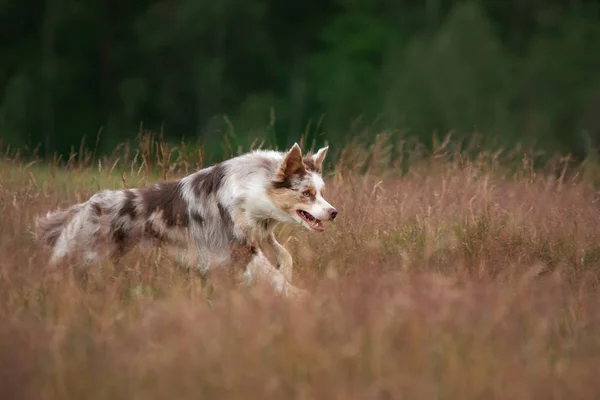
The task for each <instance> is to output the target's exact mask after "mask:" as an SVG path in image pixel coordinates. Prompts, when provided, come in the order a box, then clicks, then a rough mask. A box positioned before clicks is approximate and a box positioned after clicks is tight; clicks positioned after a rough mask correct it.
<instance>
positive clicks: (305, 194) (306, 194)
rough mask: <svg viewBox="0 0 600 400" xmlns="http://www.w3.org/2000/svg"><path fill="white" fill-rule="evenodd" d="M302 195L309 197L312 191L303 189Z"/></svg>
mask: <svg viewBox="0 0 600 400" xmlns="http://www.w3.org/2000/svg"><path fill="white" fill-rule="evenodd" d="M302 195H303V196H304V197H310V196H311V195H312V193H311V192H310V190H305V191H304V192H302Z"/></svg>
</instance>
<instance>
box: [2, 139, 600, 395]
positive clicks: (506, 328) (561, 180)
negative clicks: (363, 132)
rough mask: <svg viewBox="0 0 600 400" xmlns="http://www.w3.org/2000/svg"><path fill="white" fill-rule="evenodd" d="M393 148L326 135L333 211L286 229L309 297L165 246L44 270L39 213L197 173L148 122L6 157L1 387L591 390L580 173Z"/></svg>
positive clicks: (585, 189)
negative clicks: (210, 269)
mask: <svg viewBox="0 0 600 400" xmlns="http://www.w3.org/2000/svg"><path fill="white" fill-rule="evenodd" d="M161 146H162V147H161ZM401 146H406V144H403V143H397V144H396V145H394V146H392V145H390V142H388V141H386V138H385V137H382V138H381V140H376V141H375V142H374V144H373V145H372V146H371V147H370V148H363V147H361V146H359V145H354V146H349V147H348V148H346V149H344V151H338V154H337V155H338V157H337V160H338V161H337V163H336V165H334V166H332V167H331V168H329V170H328V172H329V173H330V174H329V176H328V177H327V183H328V185H327V193H326V197H327V198H328V200H330V202H331V203H332V204H334V205H335V206H336V207H337V208H338V210H339V211H340V215H339V219H338V220H337V221H336V223H335V224H333V225H330V226H328V227H327V230H326V232H325V233H322V234H312V233H308V232H305V231H302V230H299V229H298V228H287V227H286V228H283V229H281V230H280V231H279V233H278V236H279V238H280V239H281V240H282V241H283V242H286V247H287V248H288V249H289V250H290V251H291V252H292V254H293V256H294V261H295V268H296V269H295V271H296V272H295V279H296V282H297V284H298V285H299V286H302V287H305V288H307V289H308V290H309V291H310V292H311V293H312V297H311V298H310V299H309V300H308V301H306V302H303V303H293V302H289V301H285V300H283V299H281V298H278V297H276V296H274V295H273V294H272V293H270V292H269V291H267V290H263V289H262V288H260V287H255V288H243V287H238V286H236V285H234V284H233V283H232V282H230V281H228V280H227V279H215V280H214V281H212V280H211V281H210V282H203V281H202V280H201V279H200V278H199V277H198V276H197V275H195V274H194V273H192V272H191V271H186V270H183V269H181V268H179V267H178V266H177V265H175V264H174V263H173V262H171V261H170V260H168V259H166V258H165V257H163V256H162V255H161V253H160V252H159V251H153V252H148V253H143V252H142V251H141V250H140V251H135V252H133V253H132V254H130V255H129V256H128V257H127V258H126V260H125V262H124V264H123V266H121V267H116V266H113V265H111V264H110V263H108V262H107V263H105V265H104V266H103V267H102V268H98V269H92V270H82V269H81V268H79V267H78V266H73V267H72V268H70V269H65V270H59V271H54V272H51V271H48V270H47V269H46V268H45V265H46V259H47V253H46V252H45V251H43V250H41V249H39V248H38V247H37V245H36V244H35V243H34V241H33V240H32V237H31V234H30V232H29V230H30V229H31V223H32V219H33V217H34V216H35V215H36V214H38V213H42V212H45V211H46V210H48V209H52V208H54V207H56V206H57V205H63V204H69V203H72V202H75V201H81V200H84V199H85V198H86V197H87V196H89V195H90V194H92V193H93V192H94V191H95V190H97V189H98V188H100V187H123V186H136V185H138V184H148V183H151V182H153V181H157V180H159V179H163V178H164V177H165V176H166V177H174V176H177V175H181V174H184V173H188V172H191V170H193V169H194V168H196V167H198V166H199V165H201V164H202V154H201V153H198V152H195V151H191V150H189V149H188V150H186V149H184V151H181V147H179V149H172V148H171V149H169V148H168V146H166V144H164V143H163V144H161V143H156V142H153V139H151V138H150V139H149V138H147V137H146V138H144V139H143V140H142V141H141V142H140V144H139V145H138V146H137V147H135V146H134V147H132V148H121V149H120V150H119V151H118V152H116V153H115V154H114V155H113V156H112V158H104V159H101V160H100V161H98V159H96V158H95V157H94V156H93V155H90V154H89V153H88V154H87V155H86V154H85V152H80V153H79V154H76V155H74V156H73V157H71V158H70V159H69V160H65V161H64V162H60V161H59V160H56V162H55V163H54V164H52V165H48V164H42V163H29V162H26V161H23V160H21V158H20V157H19V156H18V154H14V153H10V154H9V155H6V156H5V157H4V159H3V160H2V163H1V165H0V166H1V168H2V169H1V171H2V172H1V174H0V200H1V203H0V204H1V206H0V207H1V210H0V256H1V259H0V321H1V324H0V398H2V399H20V398H29V399H82V398H85V399H119V398H123V399H166V398H178V399H179V398H219V399H220V398H228V399H229V398H253V399H271V398H272V399H288V398H294V399H367V398H369V399H370V398H378V399H379V398H380V399H391V398H394V399H395V398H410V399H442V398H443V399H450V398H452V399H474V398H477V399H484V398H485V399H490V398H506V399H508V398H514V399H550V398H557V399H566V398H577V399H585V398H590V399H592V398H594V399H595V398H597V397H598V395H599V393H600V390H599V389H600V381H599V379H598V377H599V376H600V324H599V323H600V307H599V306H600V302H599V300H600V296H599V285H598V275H599V272H600V265H599V263H600V242H599V238H600V224H599V222H600V212H599V210H598V199H599V196H598V194H597V191H596V190H595V189H594V186H593V185H592V184H590V183H589V180H588V179H584V178H583V176H584V174H583V172H584V170H583V169H581V168H580V166H574V165H570V164H569V163H568V162H567V161H564V160H562V161H558V162H557V163H555V164H554V165H548V166H547V167H546V168H544V169H542V170H535V169H534V168H532V161H531V160H532V159H531V158H528V157H526V156H522V155H518V154H517V153H515V154H513V155H512V156H510V157H508V158H511V157H512V162H508V161H507V160H506V159H503V158H502V156H500V155H499V154H486V153H479V154H475V155H474V156H471V157H468V156H466V155H465V154H467V153H466V152H462V151H450V150H449V146H450V144H449V142H444V143H443V144H442V145H440V147H439V148H438V149H437V150H436V151H435V152H434V153H433V154H430V155H426V156H424V157H423V156H421V157H420V158H418V157H414V155H415V154H417V153H418V151H417V150H418V148H415V147H413V148H411V149H410V151H407V148H406V147H403V148H400V147H401ZM174 150H175V151H174ZM332 150H338V149H334V146H332ZM403 154H404V155H405V156H407V155H408V156H410V157H411V159H410V160H409V161H410V162H408V163H406V159H401V158H400V156H401V155H403ZM401 165H404V166H406V165H409V166H410V168H409V169H408V171H407V172H406V173H405V174H403V175H402V174H400V173H399V172H398V171H399V170H400V169H401ZM404 170H406V168H404ZM588 177H589V175H588ZM592 178H593V176H592Z"/></svg>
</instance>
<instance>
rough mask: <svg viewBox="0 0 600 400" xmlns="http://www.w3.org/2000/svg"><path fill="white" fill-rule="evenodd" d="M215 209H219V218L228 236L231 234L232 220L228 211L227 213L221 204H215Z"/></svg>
mask: <svg viewBox="0 0 600 400" xmlns="http://www.w3.org/2000/svg"><path fill="white" fill-rule="evenodd" d="M217 207H218V208H219V216H220V217H221V220H222V221H223V227H224V228H225V231H227V233H229V234H232V233H233V219H232V218H231V214H229V211H227V209H226V208H225V207H224V206H223V205H222V204H221V203H217Z"/></svg>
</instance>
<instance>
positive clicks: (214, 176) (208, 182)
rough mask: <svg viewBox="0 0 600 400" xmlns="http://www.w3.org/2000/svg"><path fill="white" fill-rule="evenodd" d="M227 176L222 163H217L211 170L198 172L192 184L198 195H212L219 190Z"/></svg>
mask: <svg viewBox="0 0 600 400" xmlns="http://www.w3.org/2000/svg"><path fill="white" fill-rule="evenodd" d="M224 178H225V168H224V167H223V166H222V165H221V164H215V165H214V166H213V167H212V168H211V169H210V170H209V171H201V172H198V173H196V176H194V178H193V179H192V186H193V188H194V189H193V190H194V194H195V195H196V197H200V196H201V195H202V194H205V195H210V194H211V193H214V192H216V191H217V190H219V188H220V187H221V185H222V184H223V179H224Z"/></svg>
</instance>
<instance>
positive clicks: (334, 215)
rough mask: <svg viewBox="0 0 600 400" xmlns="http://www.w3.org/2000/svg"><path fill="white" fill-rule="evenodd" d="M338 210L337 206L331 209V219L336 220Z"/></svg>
mask: <svg viewBox="0 0 600 400" xmlns="http://www.w3.org/2000/svg"><path fill="white" fill-rule="evenodd" d="M337 214H338V212H337V210H336V209H335V208H332V209H331V210H329V215H331V219H332V220H334V219H335V217H337Z"/></svg>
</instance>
